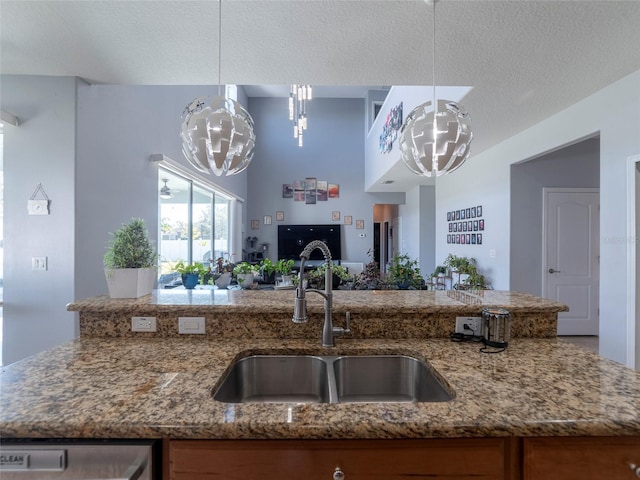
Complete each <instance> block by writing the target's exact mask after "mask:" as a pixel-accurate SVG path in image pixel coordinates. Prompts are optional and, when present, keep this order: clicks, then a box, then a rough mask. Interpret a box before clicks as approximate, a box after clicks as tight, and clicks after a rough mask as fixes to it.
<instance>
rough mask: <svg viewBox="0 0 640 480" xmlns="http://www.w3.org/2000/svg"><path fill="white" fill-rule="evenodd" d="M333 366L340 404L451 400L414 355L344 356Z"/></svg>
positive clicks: (447, 393) (431, 373)
mask: <svg viewBox="0 0 640 480" xmlns="http://www.w3.org/2000/svg"><path fill="white" fill-rule="evenodd" d="M333 369H334V374H335V379H336V390H337V395H338V401H339V402H340V403H347V402H350V403H354V402H447V401H449V400H451V395H450V394H449V392H447V390H446V389H445V388H444V387H443V385H442V384H441V383H440V381H439V380H438V379H437V378H436V377H435V376H434V374H433V372H432V371H431V370H430V369H429V368H427V366H426V365H425V364H424V362H421V361H420V360H418V359H416V358H413V357H407V356H404V355H372V356H345V357H339V358H337V359H335V361H334V362H333Z"/></svg>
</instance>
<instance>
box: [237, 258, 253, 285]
mask: <svg viewBox="0 0 640 480" xmlns="http://www.w3.org/2000/svg"><path fill="white" fill-rule="evenodd" d="M255 271H256V270H255V268H254V267H253V265H251V264H250V263H248V262H240V263H238V264H237V265H236V266H235V267H233V273H234V275H235V276H236V277H237V278H238V285H240V286H241V287H242V288H249V287H250V286H251V285H253V275H254V273H255Z"/></svg>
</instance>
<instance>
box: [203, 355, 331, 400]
mask: <svg viewBox="0 0 640 480" xmlns="http://www.w3.org/2000/svg"><path fill="white" fill-rule="evenodd" d="M328 378H329V377H328V375H327V363H326V362H325V361H324V360H323V359H322V358H320V357H314V356H310V355H254V356H251V357H245V358H243V359H241V360H238V361H237V362H236V363H235V364H234V365H233V367H232V368H231V370H230V371H229V373H228V374H227V376H226V377H225V378H224V380H223V382H222V384H221V385H220V388H218V390H217V391H216V392H215V393H214V395H213V398H214V399H215V400H219V401H221V402H227V403H252V402H253V403H256V402H260V403H275V402H278V403H289V402H293V403H328V402H329V383H328Z"/></svg>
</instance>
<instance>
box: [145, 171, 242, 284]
mask: <svg viewBox="0 0 640 480" xmlns="http://www.w3.org/2000/svg"><path fill="white" fill-rule="evenodd" d="M158 173H159V175H158V191H159V198H158V207H159V219H160V222H159V224H160V232H159V242H158V253H159V255H160V272H159V279H158V288H163V287H164V286H166V285H170V284H172V283H173V282H176V281H177V280H178V278H177V277H178V275H177V274H176V273H175V272H174V270H173V269H174V265H175V264H176V263H177V262H178V261H180V260H182V261H184V262H185V263H202V264H203V265H205V266H209V264H210V263H211V262H215V260H216V259H217V258H219V257H225V258H228V257H229V255H230V251H231V245H232V243H231V242H232V238H231V232H232V228H231V209H232V206H233V203H234V202H233V199H232V198H230V197H229V196H227V195H225V194H223V193H221V192H217V191H216V190H215V189H214V188H212V187H210V186H208V185H205V184H201V183H199V182H197V181H196V180H193V179H189V178H186V177H184V176H182V175H180V174H178V173H175V172H172V171H169V170H168V169H164V168H159V170H158Z"/></svg>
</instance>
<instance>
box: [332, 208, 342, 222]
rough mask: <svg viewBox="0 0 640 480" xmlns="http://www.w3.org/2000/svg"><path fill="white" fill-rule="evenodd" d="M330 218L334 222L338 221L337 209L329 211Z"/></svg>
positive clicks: (338, 213)
mask: <svg viewBox="0 0 640 480" xmlns="http://www.w3.org/2000/svg"><path fill="white" fill-rule="evenodd" d="M331 220H333V221H334V222H339V221H340V212H339V211H338V210H334V211H333V212H331Z"/></svg>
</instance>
